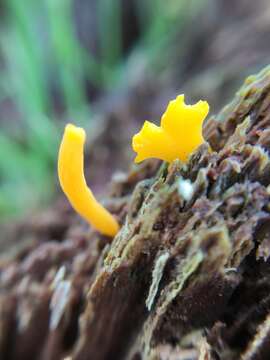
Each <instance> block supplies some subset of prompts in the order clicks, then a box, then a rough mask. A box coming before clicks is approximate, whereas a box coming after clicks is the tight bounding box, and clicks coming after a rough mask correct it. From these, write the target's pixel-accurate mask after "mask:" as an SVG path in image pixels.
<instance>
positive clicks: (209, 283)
mask: <svg viewBox="0 0 270 360" xmlns="http://www.w3.org/2000/svg"><path fill="white" fill-rule="evenodd" d="M204 134H205V139H206V141H207V142H208V144H207V143H205V144H203V145H202V146H201V147H200V148H199V149H198V150H197V151H196V152H195V153H194V154H192V156H191V158H190V161H189V162H188V163H187V164H186V165H184V164H181V163H180V162H179V161H175V162H174V163H173V164H171V165H170V166H168V165H167V164H161V163H160V162H159V161H147V162H144V163H143V164H142V165H141V166H138V167H136V168H135V167H133V168H132V169H131V171H130V172H129V173H128V174H127V175H122V176H121V177H118V178H116V179H115V180H114V181H113V183H112V186H111V193H110V196H108V198H107V200H106V202H105V204H106V206H107V207H108V208H109V209H110V211H111V212H112V213H114V214H115V216H116V217H117V218H118V220H119V222H121V224H122V227H121V230H120V232H119V233H118V234H117V236H116V237H115V238H114V239H113V241H112V242H110V239H108V238H105V237H102V236H101V235H99V234H97V233H95V232H93V231H89V229H88V227H87V226H86V224H84V223H82V222H81V221H80V220H79V219H78V218H74V216H73V213H72V210H71V209H70V208H69V206H68V205H67V204H66V203H62V202H60V203H59V204H57V205H56V206H55V208H54V209H51V210H50V211H48V212H47V213H44V214H43V216H42V217H39V218H38V221H35V219H32V222H31V223H29V222H28V224H24V225H21V226H20V227H19V228H17V232H15V233H14V236H13V238H14V239H13V242H12V238H10V239H9V244H10V243H11V244H13V245H10V246H9V247H8V248H7V250H6V251H5V252H4V254H3V255H1V259H0V271H1V274H0V275H1V277H0V285H1V291H0V358H1V359H7V360H9V359H20V360H23V359H27V360H29V359H42V360H51V359H74V360H86V359H94V360H111V359H116V360H118V359H119V360H121V359H127V360H139V359H147V360H148V359H149V360H152V359H155V360H165V359H166V360H173V359H177V360H178V359H179V360H188V359H189V360H190V359H192V360H207V359H208V360H210V359H211V360H216V359H224V360H234V359H235V360H237V359H240V358H241V359H243V360H255V359H256V360H257V359H269V358H270V349H269V348H270V345H269V344H270V338H269V335H270V313H269V307H270V295H269V293H270V292H269V291H270V271H269V256H270V206H269V197H270V188H269V184H270V161H269V150H270V140H269V139H270V69H269V68H265V69H264V70H263V71H262V72H260V73H259V74H257V75H255V76H252V77H249V78H248V79H247V80H246V81H245V83H244V85H243V87H242V88H241V89H240V90H239V91H238V93H237V94H236V95H235V96H234V98H233V100H232V102H231V103H230V104H229V105H227V106H226V107H225V108H224V109H223V110H222V111H221V112H220V113H219V114H218V115H217V116H214V117H212V118H210V119H209V120H208V121H207V122H206V124H205V126H204ZM209 145H210V147H211V149H210V147H209ZM183 179H189V180H190V181H191V182H192V186H193V195H192V197H191V198H190V199H188V200H186V199H185V197H184V196H183V194H182V192H181V190H180V188H179V182H181V181H183ZM10 236H11V235H10Z"/></svg>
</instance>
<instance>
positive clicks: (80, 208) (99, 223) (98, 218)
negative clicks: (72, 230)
mask: <svg viewBox="0 0 270 360" xmlns="http://www.w3.org/2000/svg"><path fill="white" fill-rule="evenodd" d="M85 138H86V135H85V131H84V129H82V128H79V127H76V126H74V125H72V124H68V125H67V126H66V128H65V132H64V135H63V139H62V143H61V145H60V150H59V156H58V176H59V181H60V184H61V187H62V189H63V191H64V193H65V194H66V196H67V198H68V199H69V201H70V203H71V205H72V206H73V208H74V209H75V210H76V211H77V212H78V213H79V214H80V215H81V216H82V217H83V218H84V219H85V220H86V221H87V222H88V223H89V224H91V225H92V226H93V227H94V228H95V229H96V230H98V231H99V232H101V233H102V234H104V235H107V236H112V237H113V236H114V235H115V234H116V233H117V232H118V230H119V224H118V223H117V221H116V220H115V218H114V217H113V216H112V215H111V214H110V213H109V211H108V210H106V209H105V208H104V207H103V206H102V205H101V204H100V203H99V202H98V201H97V200H96V198H95V197H94V195H93V193H92V191H91V190H90V189H89V187H88V186H87V184H86V181H85V177H84V155H83V150H84V143H85Z"/></svg>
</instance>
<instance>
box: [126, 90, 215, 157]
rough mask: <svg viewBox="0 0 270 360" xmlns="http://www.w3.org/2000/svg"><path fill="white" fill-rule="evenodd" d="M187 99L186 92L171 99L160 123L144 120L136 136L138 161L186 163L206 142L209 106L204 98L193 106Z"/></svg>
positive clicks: (133, 143) (135, 148)
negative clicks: (149, 159)
mask: <svg viewBox="0 0 270 360" xmlns="http://www.w3.org/2000/svg"><path fill="white" fill-rule="evenodd" d="M184 100H185V98H184V95H179V96H177V98H176V99H175V100H173V101H170V103H169V105H168V107H167V109H166V111H165V113H164V114H163V116H162V118H161V124H160V126H157V125H155V124H153V123H151V122H149V121H145V123H144V125H143V127H142V129H141V131H140V132H139V133H137V134H135V135H134V136H133V139H132V147H133V150H134V151H135V152H137V156H136V158H135V162H136V163H139V162H141V161H143V160H145V159H148V158H157V159H161V160H165V161H168V162H172V161H173V160H175V159H180V160H181V161H183V162H186V161H187V160H188V157H189V155H190V154H191V153H192V152H193V151H194V150H195V149H196V148H197V147H198V146H199V145H201V144H202V143H203V141H204V139H203V136H202V124H203V120H204V119H205V117H206V116H207V114H208V111H209V105H208V103H207V102H206V101H201V100H200V101H199V102H197V103H196V104H194V105H186V104H185V101H184Z"/></svg>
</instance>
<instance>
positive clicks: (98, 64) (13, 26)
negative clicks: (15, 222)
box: [0, 0, 269, 221]
mask: <svg viewBox="0 0 270 360" xmlns="http://www.w3.org/2000/svg"><path fill="white" fill-rule="evenodd" d="M254 9H255V8H254V5H252V4H251V2H250V1H249V3H248V2H247V1H243V0H241V1H239V2H238V4H237V5H236V4H235V2H234V1H232V0H230V1H225V0H224V1H221V0H220V1H210V0H168V1H163V0H148V1H143V0H138V1H135V0H133V1H124V0H122V1H120V0H111V1H110V0H96V1H91V0H88V1H86V0H73V1H72V0H42V1H41V0H40V1H36V0H24V1H22V0H2V1H1V0H0V16H1V22H0V221H6V220H10V219H11V218H14V217H17V216H21V215H22V214H26V213H29V212H32V211H33V210H35V209H38V208H41V207H44V206H47V205H48V204H49V203H50V202H51V201H52V199H53V198H54V196H55V193H56V192H57V191H59V187H58V185H57V179H56V160H57V151H58V146H59V141H60V138H61V135H62V131H63V127H64V125H65V123H66V122H69V121H72V122H75V123H76V124H78V125H82V126H84V127H85V128H86V129H87V131H89V132H90V133H91V131H92V129H93V128H94V124H93V122H94V121H97V120H96V119H97V117H96V112H97V110H96V109H97V107H96V104H97V103H98V102H99V101H100V99H102V98H104V97H107V96H111V95H112V96H113V95H115V94H123V93H125V92H126V91H128V89H129V88H131V87H133V86H134V83H136V84H137V83H139V82H140V79H141V84H142V85H141V86H144V82H143V79H149V78H150V79H151V81H152V84H153V87H154V88H156V87H158V86H160V87H161V88H160V89H161V90H160V92H161V93H166V95H164V98H166V99H167V97H168V98H169V97H170V96H171V94H175V93H176V92H177V91H178V90H179V91H180V90H182V88H184V90H186V91H187V92H189V93H190V94H191V95H190V96H191V98H192V99H193V98H194V99H197V98H199V97H200V96H202V95H205V96H204V97H206V98H207V99H209V100H212V101H213V104H214V105H215V104H217V105H221V104H223V103H225V101H226V100H227V99H228V98H229V97H230V96H232V92H231V91H232V89H235V88H236V86H237V85H238V84H239V83H240V78H241V77H242V76H244V75H245V74H246V73H248V72H249V71H250V70H253V69H254V70H256V69H257V68H258V67H259V66H261V65H262V64H264V63H267V55H269V51H268V48H267V46H266V44H265V42H263V41H258V39H257V37H260V34H261V33H263V35H264V36H265V35H266V34H268V31H269V25H268V23H269V21H268V20H269V17H266V15H265V10H266V9H267V10H269V5H268V4H267V2H265V1H263V0H259V1H258V2H257V4H256V9H255V10H256V11H255V10H254ZM258 9H259V10H258ZM267 14H268V15H269V11H268V12H267ZM263 15H264V17H263V18H262V16H263ZM258 24H260V27H259V26H258ZM247 26H249V27H248V28H247ZM232 30H234V31H232ZM237 41H238V43H237ZM240 43H241V45H240ZM242 79H243V78H242ZM182 84H184V87H183V86H182ZM165 90H167V92H166V91H165ZM157 99H158V98H157ZM150 100H151V98H150ZM150 100H149V98H147V97H146V100H145V101H150ZM157 101H158V100H157ZM143 106H144V105H143V104H142V107H143ZM98 111H102V110H100V108H99V110H98ZM139 120H140V121H143V120H144V119H139ZM126 121H127V122H128V121H129V119H127V120H126ZM112 156H113V155H112Z"/></svg>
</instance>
